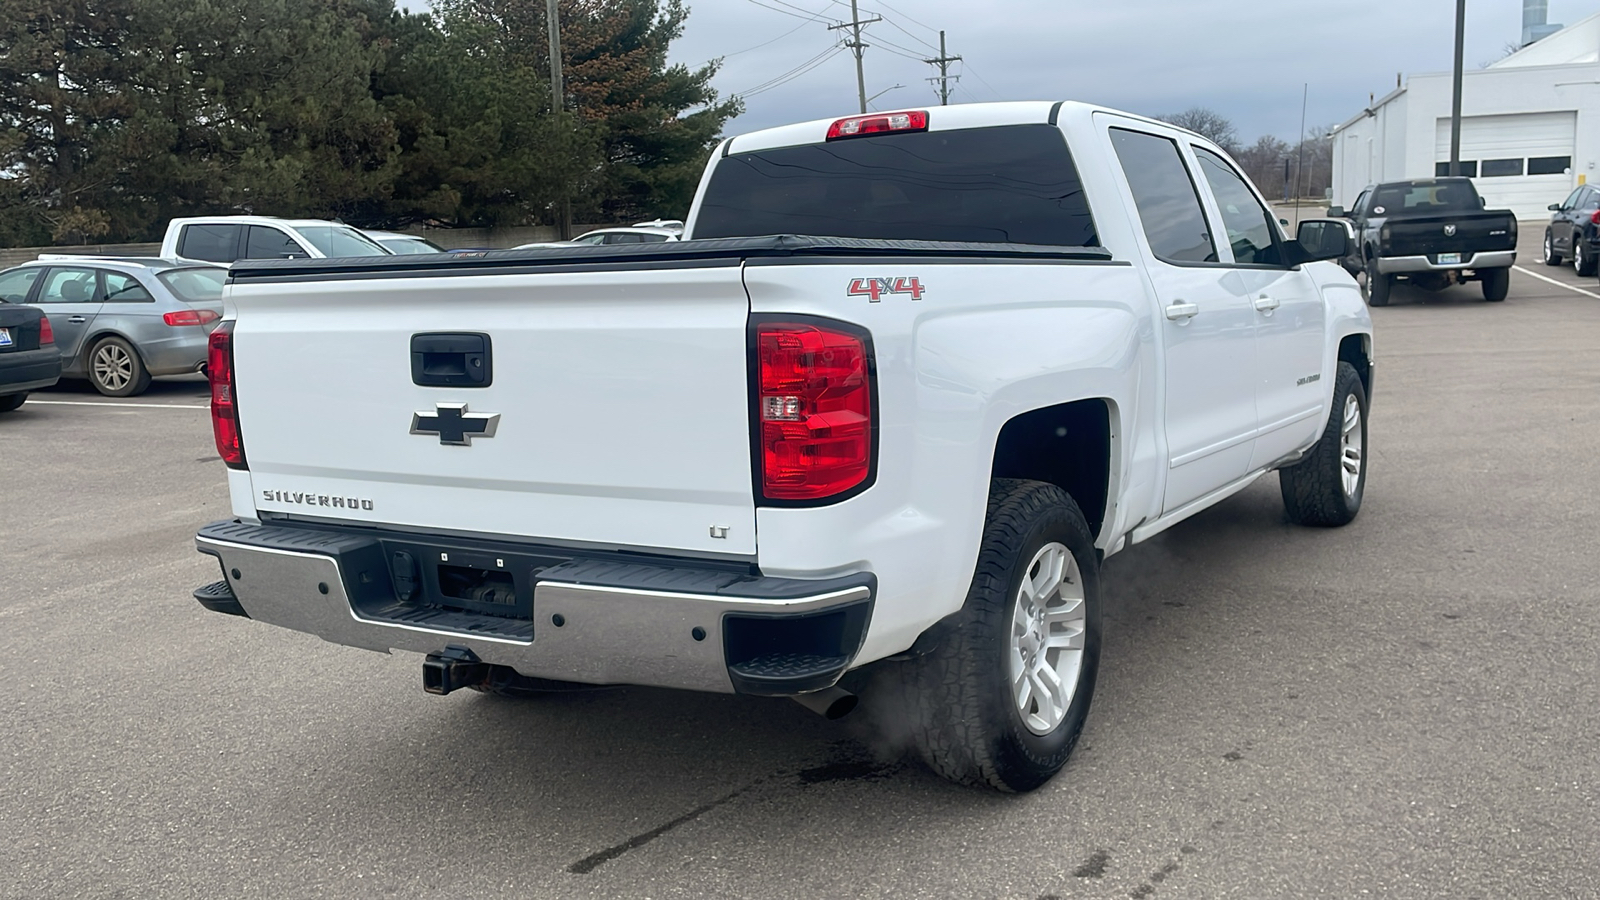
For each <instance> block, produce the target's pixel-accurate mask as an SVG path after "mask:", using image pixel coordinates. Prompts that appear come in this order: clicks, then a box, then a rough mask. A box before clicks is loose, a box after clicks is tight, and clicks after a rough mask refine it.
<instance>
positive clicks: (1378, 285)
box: [1367, 259, 1394, 306]
mask: <svg viewBox="0 0 1600 900" xmlns="http://www.w3.org/2000/svg"><path fill="white" fill-rule="evenodd" d="M1392 287H1394V276H1393V275H1383V274H1379V272H1378V261H1377V260H1375V259H1374V260H1368V261H1367V305H1368V306H1388V305H1389V289H1390V288H1392Z"/></svg>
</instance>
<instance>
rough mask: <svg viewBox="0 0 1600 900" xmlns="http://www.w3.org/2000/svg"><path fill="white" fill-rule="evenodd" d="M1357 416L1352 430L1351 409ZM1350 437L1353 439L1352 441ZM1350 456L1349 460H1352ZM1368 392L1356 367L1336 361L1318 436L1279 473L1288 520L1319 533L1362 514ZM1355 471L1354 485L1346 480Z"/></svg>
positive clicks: (1344, 523)
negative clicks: (1328, 406) (1330, 399)
mask: <svg viewBox="0 0 1600 900" xmlns="http://www.w3.org/2000/svg"><path fill="white" fill-rule="evenodd" d="M1351 399H1354V401H1355V405H1354V409H1355V412H1356V416H1355V421H1354V423H1353V426H1352V422H1351V417H1350V410H1351V404H1350V401H1351ZM1352 436H1355V437H1357V438H1358V439H1357V440H1351V437H1352ZM1352 451H1354V452H1353V455H1352ZM1366 451H1367V392H1366V390H1365V389H1363V388H1362V385H1361V376H1359V375H1357V374H1356V370H1355V367H1354V366H1352V365H1350V364H1349V363H1347V362H1344V361H1342V360H1341V361H1340V363H1339V368H1338V370H1337V371H1336V372H1335V373H1334V378H1333V408H1332V410H1331V411H1330V412H1329V414H1328V424H1327V427H1325V428H1323V430H1322V437H1320V438H1318V439H1317V443H1316V445H1315V446H1313V447H1312V448H1311V449H1310V450H1309V451H1307V452H1306V455H1305V457H1304V458H1303V459H1301V460H1300V461H1299V462H1298V463H1295V464H1294V465H1292V466H1289V467H1287V468H1283V469H1279V470H1278V487H1279V488H1280V489H1281V490H1282V492H1283V506H1284V509H1286V510H1287V511H1288V513H1289V520H1290V521H1292V522H1294V523H1295V524H1297V525H1315V526H1320V527H1324V528H1332V527H1338V526H1340V525H1348V524H1349V523H1350V521H1351V520H1352V519H1354V518H1355V517H1356V513H1358V512H1360V511H1361V497H1362V495H1363V494H1364V493H1365V492H1366V488H1367V452H1366ZM1351 465H1354V466H1355V468H1356V470H1357V471H1356V472H1355V473H1354V474H1355V478H1354V484H1353V485H1352V484H1351V480H1350V479H1347V478H1346V477H1345V476H1346V474H1349V467H1350V466H1351Z"/></svg>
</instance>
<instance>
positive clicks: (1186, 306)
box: [1167, 300, 1200, 322]
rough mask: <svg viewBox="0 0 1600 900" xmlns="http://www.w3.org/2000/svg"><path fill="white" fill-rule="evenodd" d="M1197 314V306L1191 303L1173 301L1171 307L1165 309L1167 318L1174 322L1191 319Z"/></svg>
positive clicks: (1198, 308)
mask: <svg viewBox="0 0 1600 900" xmlns="http://www.w3.org/2000/svg"><path fill="white" fill-rule="evenodd" d="M1199 314H1200V307H1199V306H1196V305H1195V304H1193V303H1184V302H1183V301H1182V300H1178V301H1175V302H1174V303H1173V304H1172V305H1171V306H1168V307H1167V318H1169V319H1171V320H1172V321H1174V322H1176V321H1178V320H1179V319H1192V318H1194V317H1195V316H1197V315H1199Z"/></svg>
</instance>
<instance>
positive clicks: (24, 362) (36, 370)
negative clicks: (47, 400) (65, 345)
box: [0, 345, 61, 394]
mask: <svg viewBox="0 0 1600 900" xmlns="http://www.w3.org/2000/svg"><path fill="white" fill-rule="evenodd" d="M60 378H61V351H60V350H58V349H56V348H55V347H54V346H51V345H47V346H44V347H41V348H39V349H38V350H21V351H11V352H9V353H0V394H19V393H21V392H23V391H32V390H36V389H38V388H47V387H49V386H51V385H52V384H55V383H56V382H57V381H58V380H60Z"/></svg>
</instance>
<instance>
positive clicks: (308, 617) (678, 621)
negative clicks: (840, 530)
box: [196, 521, 877, 696]
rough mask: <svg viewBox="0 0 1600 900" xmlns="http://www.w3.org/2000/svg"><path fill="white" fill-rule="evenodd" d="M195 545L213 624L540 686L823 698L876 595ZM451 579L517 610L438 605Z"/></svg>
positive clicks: (401, 539)
mask: <svg viewBox="0 0 1600 900" xmlns="http://www.w3.org/2000/svg"><path fill="white" fill-rule="evenodd" d="M196 546H197V548H198V549H199V550H200V552H202V553H207V554H210V555H212V556H215V557H217V559H218V560H219V561H220V562H221V564H222V572H223V578H224V580H225V582H226V584H225V585H223V584H219V585H215V586H212V587H210V588H206V589H202V590H201V591H198V592H196V597H197V599H199V600H200V601H201V603H202V604H203V605H205V606H206V607H207V608H208V609H212V610H214V611H217V612H227V613H232V614H235V615H245V616H248V617H249V618H252V619H257V620H259V621H263V622H267V623H269V624H273V625H278V626H281V627H284V628H289V629H293V630H295V631H303V632H307V633H310V634H315V635H317V636H318V637H321V638H322V639H324V640H327V641H330V642H333V643H336V644H344V645H347V646H352V647H363V648H366V649H369V650H381V651H388V650H409V651H414V652H417V653H434V652H438V651H441V650H442V649H444V648H445V647H447V646H458V647H465V648H467V649H469V650H471V651H472V652H473V653H474V654H475V655H476V656H477V658H478V659H480V660H482V661H483V662H485V663H488V664H490V665H502V666H509V667H511V668H513V669H515V670H517V671H518V672H520V673H521V674H523V675H529V676H533V677H538V678H550V679H556V680H562V681H576V682H584V683H588V684H639V685H651V686H657V687H670V688H683V689H688V690H697V691H711V692H720V693H745V694H760V695H771V696H783V695H792V694H798V693H805V692H809V691H815V690H821V689H822V688H825V687H830V686H832V685H833V684H834V683H835V682H837V681H838V679H839V677H840V676H841V675H843V674H844V672H845V671H846V670H847V669H849V667H850V665H851V663H852V662H853V661H854V659H855V656H856V654H857V653H858V652H859V650H860V648H861V643H862V640H863V639H864V638H865V636H866V631H867V626H868V624H869V623H870V620H871V614H872V604H873V600H874V597H875V594H876V592H877V582H876V579H875V578H874V577H873V576H872V575H871V574H870V573H861V574H856V575H848V576H842V577H834V578H826V579H816V580H810V579H795V578H769V577H764V576H760V575H754V574H751V573H750V572H749V571H748V568H745V569H743V570H740V569H737V568H729V567H720V568H718V567H714V566H711V565H707V566H704V567H700V566H697V565H694V564H683V565H679V564H676V563H675V562H674V561H666V562H664V563H663V562H658V561H649V562H638V561H626V562H619V561H617V560H616V559H615V558H614V556H615V555H613V556H612V557H610V558H607V557H590V558H582V557H577V556H574V555H572V554H571V552H570V551H559V550H555V549H552V548H528V547H526V546H514V545H507V544H500V543H495V542H491V541H468V540H461V539H456V538H440V539H437V540H435V539H434V538H431V537H425V536H424V537H419V536H417V535H410V534H404V535H402V534H389V533H381V532H357V531H333V530H324V529H320V528H318V529H313V528H306V527H299V526H284V525H249V524H246V523H242V522H238V521H226V522H217V523H213V524H212V525H209V526H207V527H206V528H204V529H202V530H201V531H200V533H199V534H198V535H197V536H196ZM396 554H407V555H409V556H410V557H412V558H413V559H414V560H416V561H417V562H419V563H421V564H420V565H419V566H418V568H417V570H416V572H417V575H418V577H417V579H416V582H415V583H416V585H417V587H416V588H415V589H413V591H412V592H411V594H410V596H409V598H408V599H406V600H402V599H401V593H402V591H403V590H404V586H405V585H408V584H410V582H407V581H406V580H405V579H404V577H403V576H402V575H401V574H396V573H398V572H401V571H402V570H401V569H396V568H395V567H396V566H397V565H399V563H397V562H396V561H395V558H396ZM473 567H477V568H473ZM463 568H470V569H472V570H473V571H488V572H491V573H496V574H503V575H504V576H505V577H506V579H507V580H508V582H512V583H514V584H515V593H516V595H517V603H516V605H515V607H513V606H511V605H507V606H506V607H505V609H504V610H503V611H502V612H500V613H484V612H481V611H478V612H475V611H472V610H470V609H466V608H464V607H472V606H479V607H481V606H482V605H483V604H481V603H473V602H462V601H460V600H453V599H451V598H450V597H445V596H443V594H442V590H443V588H442V587H441V585H442V584H443V583H444V582H443V581H441V577H442V576H441V572H442V571H444V570H449V571H450V572H452V573H455V572H459V571H461V570H462V569H463ZM397 585H400V586H401V587H400V588H397ZM508 590H509V589H508ZM202 594H204V595H205V596H202ZM224 594H228V595H230V596H224Z"/></svg>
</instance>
